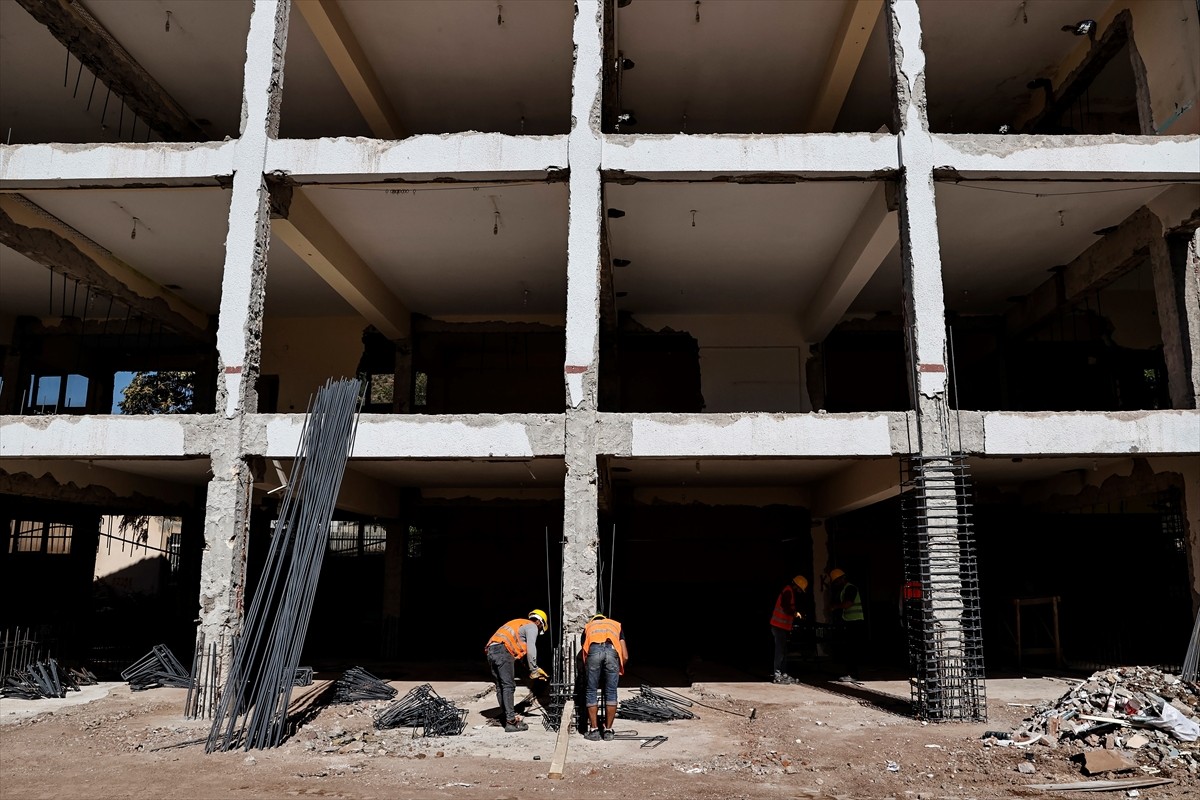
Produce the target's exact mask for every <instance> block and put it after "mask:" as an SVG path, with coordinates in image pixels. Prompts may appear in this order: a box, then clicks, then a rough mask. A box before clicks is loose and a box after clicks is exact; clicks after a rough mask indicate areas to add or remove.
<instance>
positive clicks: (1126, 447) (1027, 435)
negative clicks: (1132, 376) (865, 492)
mask: <svg viewBox="0 0 1200 800" xmlns="http://www.w3.org/2000/svg"><path fill="white" fill-rule="evenodd" d="M983 439H984V453H985V454H986V455H989V456H1036V455H1061V456H1068V455H1076V456H1086V455H1131V454H1136V455H1146V454H1155V455H1165V454H1176V453H1179V454H1191V455H1193V456H1195V455H1197V454H1200V411H1197V410H1195V409H1187V410H1173V411H1111V412H1103V411H1080V412H1074V413H1057V414H1021V413H1017V412H1005V411H994V412H988V413H985V414H983Z"/></svg>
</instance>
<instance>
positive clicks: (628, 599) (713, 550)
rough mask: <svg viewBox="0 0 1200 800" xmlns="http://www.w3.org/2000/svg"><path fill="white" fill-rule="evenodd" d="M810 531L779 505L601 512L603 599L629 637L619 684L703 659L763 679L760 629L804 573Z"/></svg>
mask: <svg viewBox="0 0 1200 800" xmlns="http://www.w3.org/2000/svg"><path fill="white" fill-rule="evenodd" d="M809 525H810V517H809V514H808V511H807V510H806V509H804V508H801V507H796V506H784V505H771V506H764V507H757V506H732V505H706V504H702V503H692V504H689V505H668V504H663V503H655V504H638V503H633V502H625V503H620V504H618V505H617V506H616V508H615V511H614V512H613V513H612V514H602V515H601V519H600V548H599V549H600V571H599V580H601V581H602V582H603V583H604V588H603V592H602V594H601V595H600V596H601V597H602V598H603V600H602V604H603V605H606V606H607V607H608V610H609V611H610V612H611V614H612V616H613V617H614V618H616V619H618V620H620V622H621V624H622V626H623V628H624V630H625V632H626V634H627V637H628V641H629V651H630V664H631V668H630V672H629V673H628V674H627V676H626V678H625V682H626V683H636V682H637V681H638V680H641V679H644V675H642V677H639V675H640V674H641V673H639V670H642V669H648V668H664V669H684V668H688V669H689V670H691V671H695V669H704V667H703V666H702V665H700V662H706V663H707V664H709V665H712V664H714V663H715V664H718V665H723V666H726V667H734V668H737V669H739V670H742V671H744V672H746V673H749V674H751V675H754V676H756V677H757V676H766V675H769V673H770V664H771V647H772V645H771V636H770V633H769V631H768V626H767V623H768V621H769V619H770V615H771V609H772V607H773V604H774V602H775V598H776V595H778V593H779V590H780V589H781V588H782V587H783V586H784V585H785V584H786V583H787V582H788V581H789V580H791V578H792V577H793V576H794V575H797V574H811V571H812V538H811V535H810V528H809ZM614 537H615V544H614ZM610 598H611V599H610Z"/></svg>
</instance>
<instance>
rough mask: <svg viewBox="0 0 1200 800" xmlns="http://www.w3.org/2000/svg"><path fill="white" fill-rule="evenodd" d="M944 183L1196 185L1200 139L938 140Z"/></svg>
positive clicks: (942, 137)
mask: <svg viewBox="0 0 1200 800" xmlns="http://www.w3.org/2000/svg"><path fill="white" fill-rule="evenodd" d="M932 139H933V152H932V158H933V164H934V167H935V169H936V170H937V173H938V177H939V178H945V177H958V178H969V179H977V178H996V179H1007V180H1024V179H1039V180H1069V179H1080V180H1093V181H1094V180H1147V181H1182V180H1188V181H1191V180H1195V178H1196V175H1197V174H1198V173H1200V136H1119V135H1110V136H1000V135H974V134H970V135H967V134H945V133H938V134H933V135H932Z"/></svg>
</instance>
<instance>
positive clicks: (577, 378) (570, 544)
mask: <svg viewBox="0 0 1200 800" xmlns="http://www.w3.org/2000/svg"><path fill="white" fill-rule="evenodd" d="M576 5H577V9H578V11H577V13H576V15H575V27H574V34H573V35H574V40H575V74H574V94H573V96H572V100H571V115H572V125H571V133H570V137H569V148H570V150H569V152H570V168H571V178H570V212H569V214H570V217H569V219H570V221H569V227H568V232H567V325H566V336H567V342H566V363H565V365H564V369H563V373H564V375H563V377H564V382H565V387H566V405H567V424H566V437H567V438H566V442H565V445H564V447H565V458H566V467H567V474H566V479H565V484H564V496H563V539H564V541H565V543H564V545H563V587H564V590H563V594H564V597H563V632H562V635H563V636H565V637H567V638H568V639H569V638H570V637H572V636H573V635H574V634H575V633H577V632H578V631H579V629H580V628H582V626H583V624H584V623H585V622H586V621H587V618H588V616H589V615H591V614H592V613H594V612H595V610H596V602H597V598H596V568H597V562H596V556H597V550H598V547H599V518H598V512H597V508H598V503H599V494H598V491H597V464H596V440H595V435H596V398H597V388H598V384H599V373H600V361H599V338H600V322H599V320H600V221H601V212H602V208H601V194H600V155H601V139H600V103H601V91H600V89H601V78H602V74H603V64H604V35H603V24H602V13H603V7H602V4H601V3H600V2H598V1H597V0H579V2H578V3H577V4H576Z"/></svg>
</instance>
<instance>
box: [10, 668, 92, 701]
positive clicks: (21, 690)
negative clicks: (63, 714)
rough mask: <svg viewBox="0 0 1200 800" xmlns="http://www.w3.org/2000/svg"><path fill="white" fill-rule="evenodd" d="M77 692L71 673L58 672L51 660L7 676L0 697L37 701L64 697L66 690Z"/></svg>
mask: <svg viewBox="0 0 1200 800" xmlns="http://www.w3.org/2000/svg"><path fill="white" fill-rule="evenodd" d="M68 689H70V690H72V691H75V692H77V691H79V687H78V686H76V685H75V681H74V678H73V677H72V675H71V673H70V672H69V671H68V672H63V673H60V672H59V671H58V662H57V661H55V660H54V659H53V658H51V659H47V660H46V661H44V662H43V661H35V662H34V663H32V664H30V665H29V666H28V667H26V668H25V669H23V670H18V671H17V672H15V673H13V674H12V675H9V676H8V677H7V678H5V679H4V686H3V687H0V696H3V697H18V698H20V699H22V700H37V699H38V698H41V697H66V696H67V690H68Z"/></svg>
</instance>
